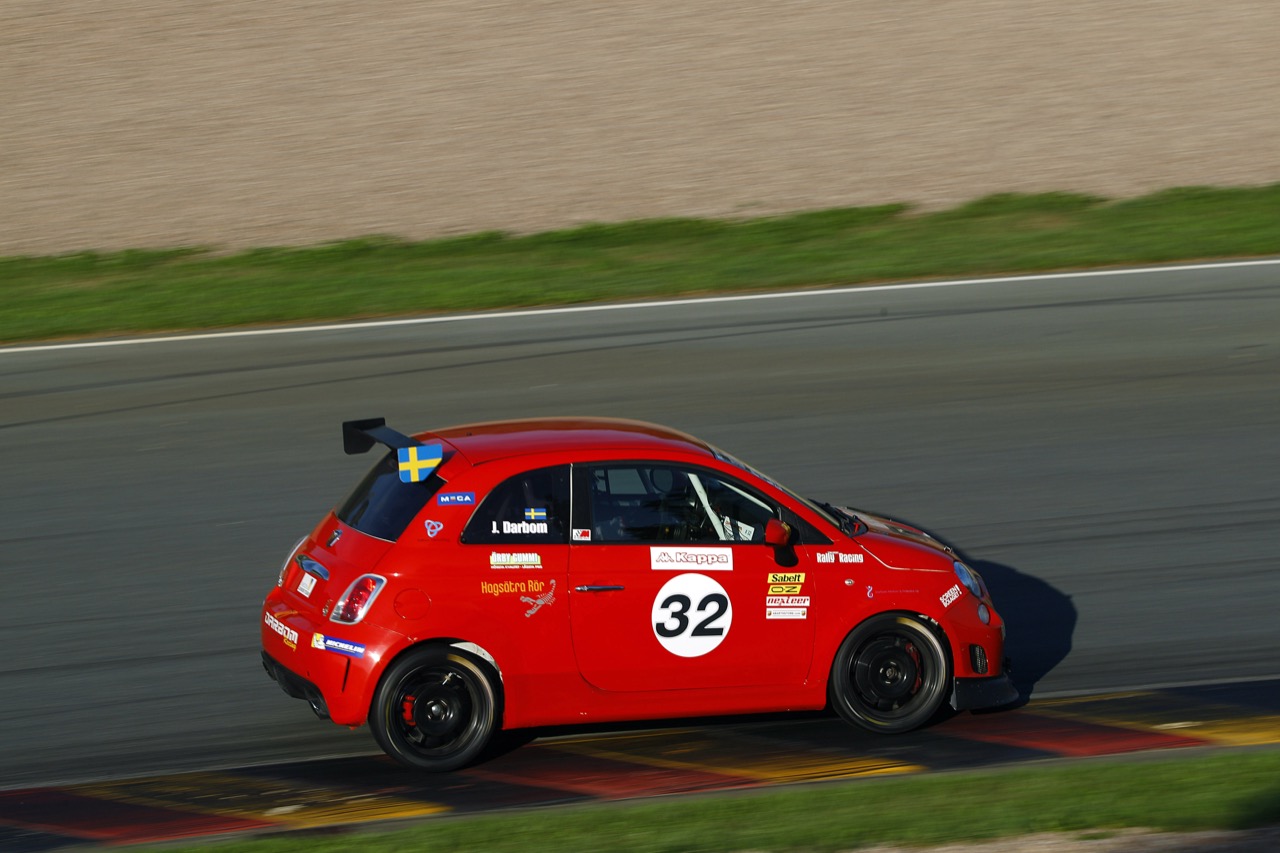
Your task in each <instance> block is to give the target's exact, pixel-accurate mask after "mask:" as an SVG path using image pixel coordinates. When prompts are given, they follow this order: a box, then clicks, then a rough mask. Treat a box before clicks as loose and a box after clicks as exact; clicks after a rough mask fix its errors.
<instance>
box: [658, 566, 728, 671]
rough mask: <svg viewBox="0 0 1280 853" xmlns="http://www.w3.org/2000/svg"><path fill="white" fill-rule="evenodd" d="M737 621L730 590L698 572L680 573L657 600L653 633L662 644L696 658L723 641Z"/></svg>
mask: <svg viewBox="0 0 1280 853" xmlns="http://www.w3.org/2000/svg"><path fill="white" fill-rule="evenodd" d="M732 622H733V604H732V603H730V601H729V593H727V592H725V590H724V587H722V586H721V585H720V584H719V583H717V582H716V581H715V580H713V579H711V578H709V577H707V576H706V575H700V574H698V573H696V572H686V573H685V574H682V575H676V576H675V577H673V578H672V579H671V580H669V581H667V582H666V583H665V584H663V585H662V589H660V590H658V596H657V598H655V599H654V600H653V633H654V636H656V637H657V638H658V642H659V643H662V647H663V648H664V649H666V650H667V651H669V652H671V654H673V655H679V656H680V657H682V658H696V657H701V656H702V655H705V654H706V653H707V652H709V651H711V650H712V649H714V648H715V647H716V646H718V645H720V643H721V641H723V640H724V638H725V637H726V636H727V635H728V634H729V625H730V624H731V623H732Z"/></svg>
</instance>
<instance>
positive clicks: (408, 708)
mask: <svg viewBox="0 0 1280 853" xmlns="http://www.w3.org/2000/svg"><path fill="white" fill-rule="evenodd" d="M415 702H417V698H416V697H414V696H406V697H404V701H402V702H401V703H400V716H402V717H403V718H404V724H405V725H406V726H416V725H417V723H416V722H414V720H413V706H414V703H415Z"/></svg>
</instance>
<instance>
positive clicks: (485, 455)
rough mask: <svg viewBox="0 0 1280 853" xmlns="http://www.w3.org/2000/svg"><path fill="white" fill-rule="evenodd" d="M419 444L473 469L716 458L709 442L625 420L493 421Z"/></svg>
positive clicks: (433, 435) (438, 433)
mask: <svg viewBox="0 0 1280 853" xmlns="http://www.w3.org/2000/svg"><path fill="white" fill-rule="evenodd" d="M415 438H418V439H419V440H422V441H430V440H432V439H441V440H443V441H446V442H448V443H449V444H451V445H453V446H454V447H455V448H456V449H457V450H458V451H459V452H460V453H461V454H462V455H463V456H465V457H466V458H467V460H468V461H469V462H470V463H471V464H472V465H480V464H483V463H485V462H490V461H493V460H495V459H503V458H507V457H511V456H528V455H533V454H542V453H563V452H581V451H597V452H598V451H608V452H609V453H610V455H616V456H618V457H620V458H627V457H647V456H654V455H657V456H662V455H664V454H667V453H694V454H699V455H707V456H710V455H712V451H711V448H710V447H709V446H708V445H707V443H706V442H704V441H702V440H700V439H697V438H694V437H693V436H691V435H688V434H686V433H683V432H680V431H679V430H675V429H671V428H670V427H664V426H659V425H658V424H651V423H645V422H644V421H633V420H625V419H621V418H585V417H584V418H526V419H522V420H510V421H489V422H486V423H476V424H464V425H462V426H454V427H448V428H447V429H441V430H434V431H432V432H427V433H419V434H418V435H417V436H415Z"/></svg>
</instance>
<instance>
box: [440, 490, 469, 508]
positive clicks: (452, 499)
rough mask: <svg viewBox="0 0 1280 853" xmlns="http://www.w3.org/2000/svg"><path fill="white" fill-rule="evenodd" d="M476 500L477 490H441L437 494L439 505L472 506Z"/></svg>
mask: <svg viewBox="0 0 1280 853" xmlns="http://www.w3.org/2000/svg"><path fill="white" fill-rule="evenodd" d="M475 502H476V493H475V492H441V493H440V494H438V495H436V504H437V505H438V506H471V505H473V504H475Z"/></svg>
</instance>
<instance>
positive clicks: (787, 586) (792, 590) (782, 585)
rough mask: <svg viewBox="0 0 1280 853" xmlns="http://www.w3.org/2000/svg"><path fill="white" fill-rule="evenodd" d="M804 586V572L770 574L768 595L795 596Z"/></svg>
mask: <svg viewBox="0 0 1280 853" xmlns="http://www.w3.org/2000/svg"><path fill="white" fill-rule="evenodd" d="M803 586H804V572H770V573H769V594H770V595H797V594H799V592H800V591H801V589H802V588H803Z"/></svg>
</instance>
